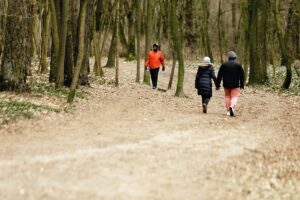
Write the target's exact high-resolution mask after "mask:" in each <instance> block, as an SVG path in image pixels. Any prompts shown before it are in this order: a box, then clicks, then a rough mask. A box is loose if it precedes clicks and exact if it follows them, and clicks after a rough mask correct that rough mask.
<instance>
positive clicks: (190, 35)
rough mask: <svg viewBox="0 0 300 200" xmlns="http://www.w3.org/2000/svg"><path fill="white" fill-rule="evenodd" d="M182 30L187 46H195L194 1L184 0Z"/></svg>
mask: <svg viewBox="0 0 300 200" xmlns="http://www.w3.org/2000/svg"><path fill="white" fill-rule="evenodd" d="M184 30H185V38H186V42H187V46H188V47H191V48H193V47H194V46H195V33H194V0H186V3H185V28H184Z"/></svg>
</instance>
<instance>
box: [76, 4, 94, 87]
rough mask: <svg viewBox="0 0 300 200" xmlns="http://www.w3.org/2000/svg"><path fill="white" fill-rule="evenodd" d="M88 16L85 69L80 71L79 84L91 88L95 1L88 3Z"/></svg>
mask: <svg viewBox="0 0 300 200" xmlns="http://www.w3.org/2000/svg"><path fill="white" fill-rule="evenodd" d="M87 13H88V14H87V16H86V19H85V35H84V37H85V39H84V45H85V47H84V49H86V51H85V53H84V57H83V63H84V64H83V67H82V68H81V71H80V76H79V84H80V85H85V86H90V82H89V76H88V75H89V73H90V61H89V58H90V52H91V51H90V49H91V42H92V39H93V18H94V1H91V0H89V1H88V3H87Z"/></svg>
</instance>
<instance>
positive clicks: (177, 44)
mask: <svg viewBox="0 0 300 200" xmlns="http://www.w3.org/2000/svg"><path fill="white" fill-rule="evenodd" d="M176 11H177V0H171V33H172V38H173V44H174V51H175V54H176V57H177V60H178V80H177V88H176V94H175V96H179V97H182V96H185V95H184V92H183V83H184V60H183V52H182V38H181V34H180V33H179V25H178V24H179V20H178V18H177V15H176Z"/></svg>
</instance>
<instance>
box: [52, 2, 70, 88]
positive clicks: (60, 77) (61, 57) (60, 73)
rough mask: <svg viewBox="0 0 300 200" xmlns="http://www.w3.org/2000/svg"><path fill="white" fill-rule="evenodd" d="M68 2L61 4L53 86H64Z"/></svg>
mask: <svg viewBox="0 0 300 200" xmlns="http://www.w3.org/2000/svg"><path fill="white" fill-rule="evenodd" d="M68 13H69V0H64V1H63V2H62V17H61V32H60V36H59V54H58V60H57V71H56V81H55V86H56V87H57V88H60V87H63V86H64V64H65V53H66V40H67V27H68V23H67V22H68Z"/></svg>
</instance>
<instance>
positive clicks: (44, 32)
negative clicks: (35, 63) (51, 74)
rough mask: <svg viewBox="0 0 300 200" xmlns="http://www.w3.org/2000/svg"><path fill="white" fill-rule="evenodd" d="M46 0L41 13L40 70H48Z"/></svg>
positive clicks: (48, 21)
mask: <svg viewBox="0 0 300 200" xmlns="http://www.w3.org/2000/svg"><path fill="white" fill-rule="evenodd" d="M48 5H49V4H48V0H44V4H43V6H44V11H43V15H42V48H41V62H40V72H41V73H47V72H48V64H47V57H48V43H49V26H50V14H49V6H48Z"/></svg>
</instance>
